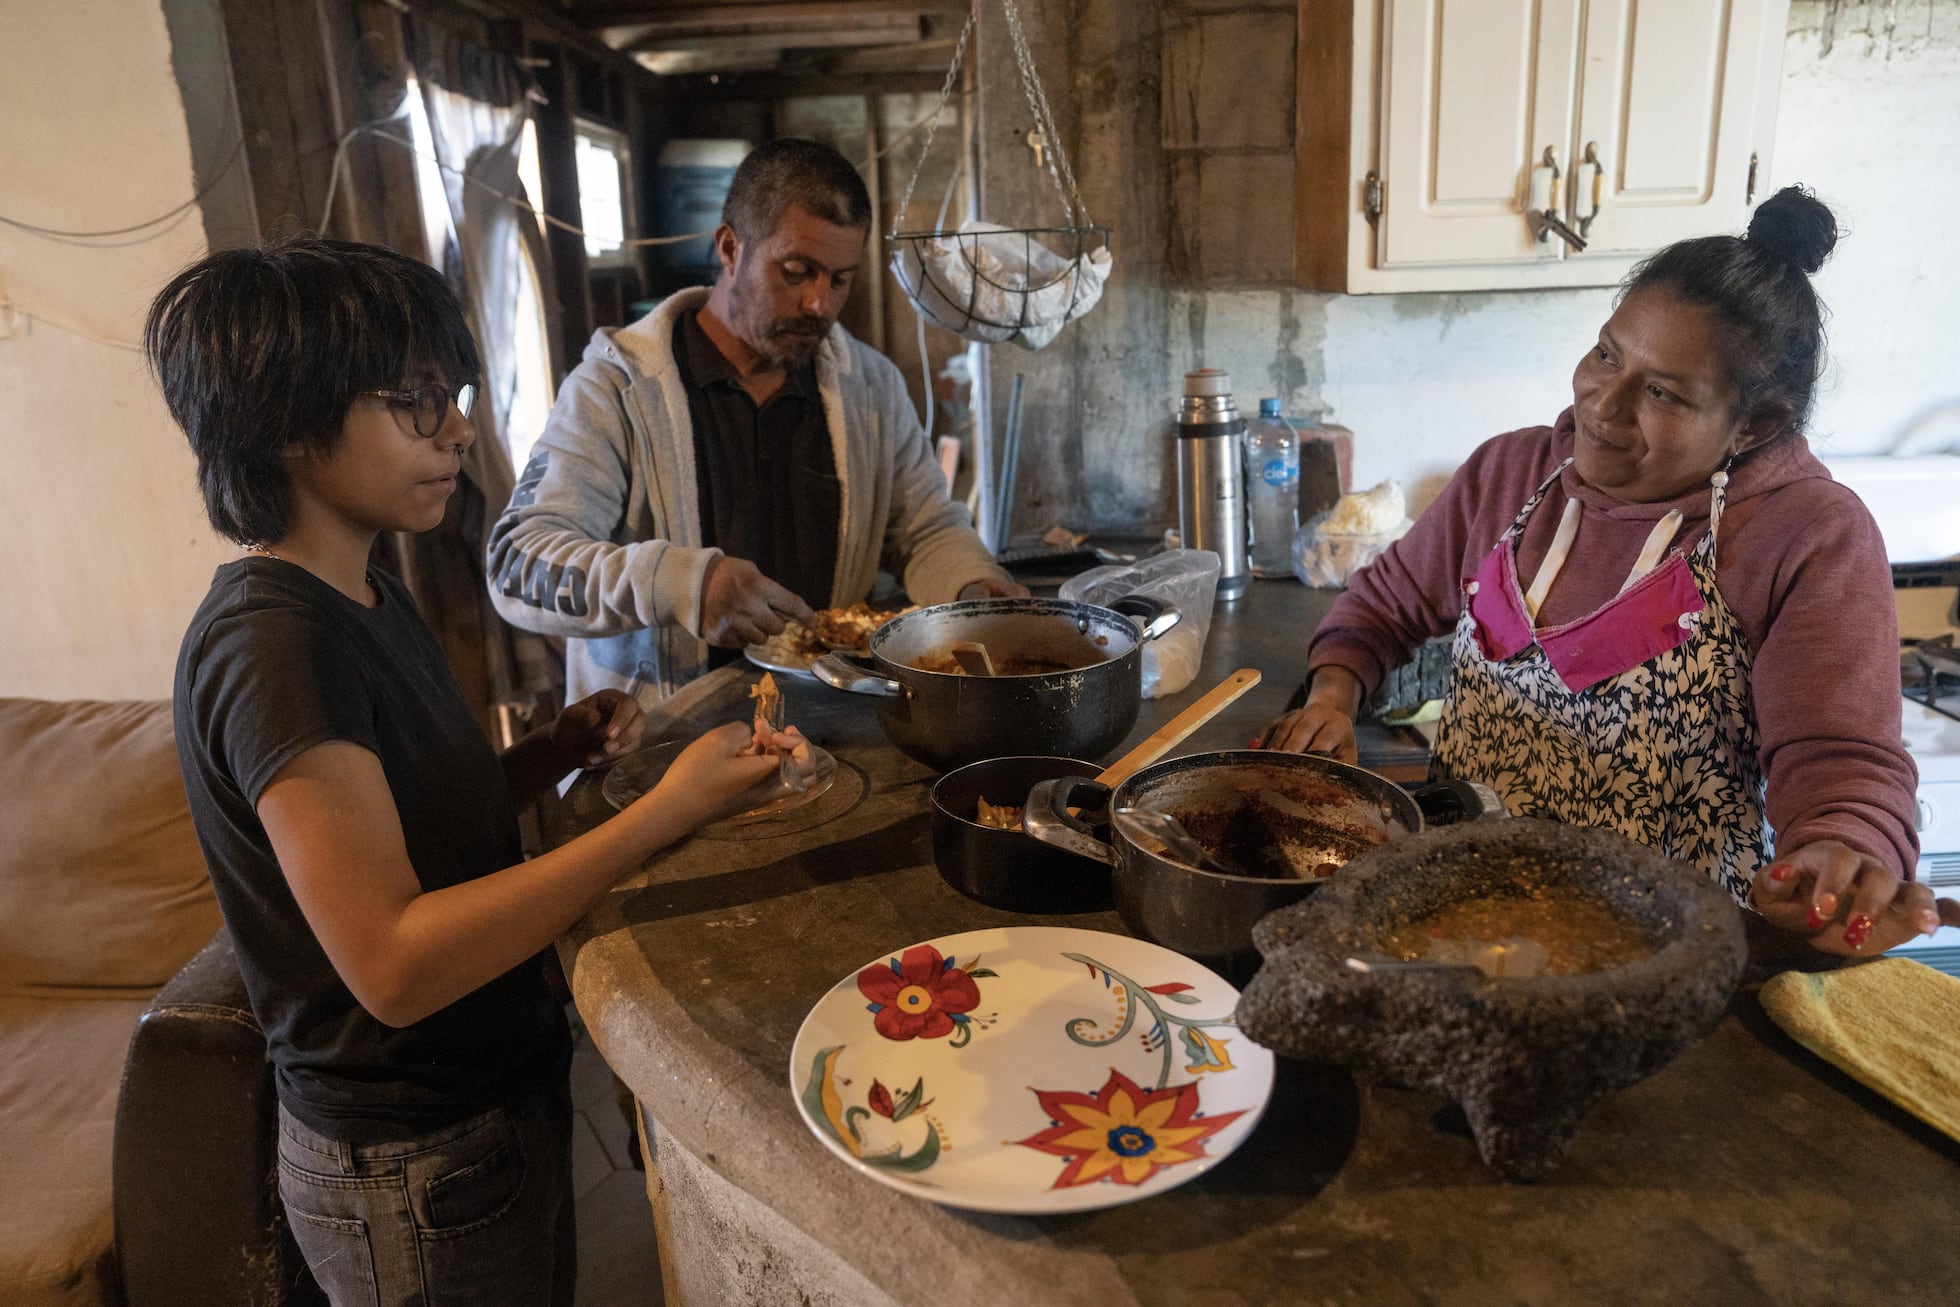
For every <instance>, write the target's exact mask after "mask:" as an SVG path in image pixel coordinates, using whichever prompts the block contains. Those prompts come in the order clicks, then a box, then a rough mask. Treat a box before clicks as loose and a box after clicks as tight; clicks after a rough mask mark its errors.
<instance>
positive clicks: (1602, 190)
mask: <svg viewBox="0 0 1960 1307" xmlns="http://www.w3.org/2000/svg"><path fill="white" fill-rule="evenodd" d="M1585 162H1586V163H1589V164H1591V165H1592V170H1593V175H1592V211H1591V212H1589V213H1587V214H1586V215H1585V216H1584V217H1582V218H1580V219H1579V234H1580V235H1581V236H1591V235H1592V225H1593V219H1594V218H1597V217H1598V216H1599V210H1600V206H1601V205H1602V204H1603V203H1604V202H1605V200H1606V165H1605V164H1604V163H1601V162H1600V159H1599V143H1598V142H1596V141H1587V142H1586V155H1585Z"/></svg>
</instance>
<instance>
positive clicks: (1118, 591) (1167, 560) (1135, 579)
mask: <svg viewBox="0 0 1960 1307" xmlns="http://www.w3.org/2000/svg"><path fill="white" fill-rule="evenodd" d="M1219 567H1220V563H1219V561H1218V555H1217V554H1215V553H1213V552H1212V551H1211V550H1209V549H1166V550H1165V551H1164V552H1163V553H1161V554H1153V555H1152V556H1151V557H1149V558H1145V559H1141V560H1139V561H1138V562H1134V563H1123V564H1121V565H1119V566H1115V567H1092V568H1090V569H1089V570H1088V571H1086V572H1083V573H1082V574H1080V575H1079V576H1073V577H1070V578H1069V579H1068V580H1067V581H1066V582H1064V583H1063V585H1062V588H1061V589H1060V590H1059V591H1058V592H1057V593H1058V594H1059V595H1060V596H1061V597H1062V598H1063V599H1073V600H1076V601H1077V602H1080V603H1085V604H1102V605H1105V606H1107V605H1109V604H1112V603H1115V602H1116V601H1117V600H1118V599H1122V598H1124V597H1125V596H1128V595H1142V596H1144V597H1145V598H1149V599H1155V600H1156V601H1157V602H1159V603H1162V604H1169V605H1170V606H1172V607H1174V608H1176V609H1177V611H1178V622H1177V625H1176V626H1173V627H1172V628H1171V629H1170V630H1168V631H1166V632H1164V633H1163V634H1162V635H1160V636H1158V637H1157V638H1156V639H1155V640H1149V641H1146V642H1145V643H1144V646H1143V697H1144V698H1146V699H1156V698H1161V697H1162V696H1164V695H1167V694H1176V693H1177V692H1178V691H1179V690H1182V689H1183V688H1184V687H1185V686H1187V685H1189V684H1191V682H1192V681H1194V680H1196V679H1197V678H1198V662H1199V660H1200V659H1201V658H1203V657H1204V652H1205V636H1206V635H1207V634H1209V633H1210V631H1211V605H1212V600H1213V598H1214V597H1215V596H1216V595H1217V593H1218V572H1219Z"/></svg>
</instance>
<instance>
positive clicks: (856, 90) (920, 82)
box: [667, 70, 946, 103]
mask: <svg viewBox="0 0 1960 1307" xmlns="http://www.w3.org/2000/svg"><path fill="white" fill-rule="evenodd" d="M945 80H946V74H945V71H944V70H941V71H938V72H931V73H866V74H864V75H862V76H856V77H842V76H831V75H829V74H827V73H789V72H784V73H761V74H757V75H754V76H750V75H747V74H744V73H735V74H733V75H730V74H727V73H723V74H721V75H720V80H719V81H710V80H709V79H708V78H707V77H706V76H699V75H689V76H685V77H675V78H673V79H672V80H671V81H669V82H668V83H667V86H668V87H670V88H671V91H672V94H673V95H674V96H675V97H677V98H679V99H682V100H685V101H687V102H689V103H699V102H702V101H709V100H712V101H717V102H721V103H726V102H728V101H743V100H776V99H789V98H793V97H796V96H804V95H863V94H865V93H866V92H873V91H875V92H876V93H878V94H880V95H937V94H938V93H939V87H940V84H941V83H942V82H944V81H945Z"/></svg>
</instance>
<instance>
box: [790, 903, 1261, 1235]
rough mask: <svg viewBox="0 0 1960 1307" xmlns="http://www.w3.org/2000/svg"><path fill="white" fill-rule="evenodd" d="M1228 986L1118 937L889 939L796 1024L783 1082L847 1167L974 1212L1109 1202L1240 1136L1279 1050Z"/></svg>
mask: <svg viewBox="0 0 1960 1307" xmlns="http://www.w3.org/2000/svg"><path fill="white" fill-rule="evenodd" d="M1238 999H1239V993H1238V991H1237V990H1236V989H1234V988H1233V987H1232V986H1231V985H1229V984H1227V983H1226V982H1225V981H1224V980H1223V979H1221V978H1220V977H1218V976H1217V975H1215V974H1214V973H1212V972H1211V971H1209V970H1207V969H1206V968H1204V967H1202V966H1200V965H1198V964H1197V963H1196V962H1193V961H1191V959H1189V958H1187V957H1184V956H1183V955H1181V954H1178V953H1173V952H1171V951H1170V950H1169V949H1166V948H1161V947H1159V946H1158V945H1155V944H1150V943H1146V942H1144V941H1143V940H1139V939H1132V938H1130V937H1128V936H1126V935H1114V934H1107V933H1104V932H1101V931H1093V930H1071V929H1064V928H1058V927H1051V926H1008V927H1003V928H1000V929H995V930H975V931H968V932H966V933H965V934H960V935H946V936H942V937H940V938H938V939H932V940H927V941H926V942H925V943H923V944H914V945H912V946H911V947H910V948H905V949H898V950H894V951H893V952H892V953H891V954H889V955H887V956H884V957H878V958H874V959H872V960H871V961H870V962H868V963H867V964H866V965H865V966H863V967H861V968H859V969H858V970H857V971H855V972H853V973H852V974H850V975H848V976H846V977H844V978H843V979H842V980H840V981H838V982H837V984H835V985H834V986H832V987H831V989H830V991H829V992H828V993H826V994H825V995H824V996H823V997H822V998H821V999H819V1000H818V1001H817V1004H816V1006H815V1007H813V1008H812V1009H811V1010H810V1014H809V1015H808V1016H807V1017H805V1018H804V1021H803V1027H802V1029H801V1030H799V1031H798V1032H797V1036H796V1045H795V1047H794V1048H793V1049H792V1050H791V1053H790V1088H791V1091H792V1092H793V1093H794V1094H795V1096H796V1104H797V1110H798V1111H799V1112H801V1114H802V1116H803V1121H804V1124H805V1125H807V1126H809V1128H810V1130H811V1132H812V1133H813V1134H815V1135H816V1136H817V1138H818V1139H819V1140H820V1141H822V1143H823V1144H824V1146H825V1147H826V1148H827V1149H829V1151H830V1152H831V1153H832V1154H833V1155H835V1156H836V1157H837V1158H838V1159H839V1160H840V1161H842V1162H844V1163H845V1164H846V1165H848V1166H851V1167H854V1168H855V1169H857V1170H858V1171H861V1172H863V1173H864V1174H865V1175H868V1176H870V1177H871V1178H872V1179H874V1180H876V1181H878V1182H879V1183H880V1184H884V1185H888V1186H890V1187H891V1188H893V1189H897V1190H900V1191H902V1192H904V1193H909V1194H914V1195H916V1196H918V1197H920V1198H929V1199H931V1200H932V1201H933V1202H936V1203H944V1204H946V1205H948V1206H950V1207H959V1208H965V1209H968V1210H972V1211H982V1212H1010V1213H1021V1214H1043V1213H1051V1212H1079V1211H1089V1210H1092V1209H1095V1208H1102V1207H1114V1206H1117V1205H1118V1204H1121V1203H1131V1202H1135V1201H1137V1200H1138V1199H1142V1198H1148V1197H1150V1196H1151V1195H1153V1194H1157V1193H1162V1192H1163V1191H1164V1190H1166V1189H1170V1188H1174V1187H1176V1186H1177V1185H1180V1184H1183V1183H1184V1182H1185V1181H1187V1180H1191V1179H1195V1178H1196V1177H1197V1176H1199V1175H1202V1174H1204V1173H1205V1172H1206V1171H1207V1170H1209V1169H1211V1167H1213V1166H1214V1165H1216V1164H1217V1163H1218V1161H1219V1159H1221V1158H1223V1157H1225V1156H1226V1155H1227V1154H1229V1153H1231V1151H1232V1150H1233V1149H1235V1148H1237V1147H1238V1146H1239V1145H1240V1144H1241V1143H1243V1142H1244V1141H1245V1138H1246V1136H1247V1135H1249V1134H1251V1133H1252V1130H1253V1127H1254V1126H1256V1125H1257V1124H1258V1122H1259V1118H1260V1115H1261V1114H1262V1113H1263V1112H1264V1111H1265V1109H1266V1103H1267V1100H1268V1099H1270V1098H1271V1096H1272V1090H1273V1055H1272V1054H1271V1053H1270V1052H1268V1051H1267V1050H1266V1049H1264V1048H1261V1047H1260V1046H1259V1045H1257V1044H1255V1043H1253V1042H1252V1041H1251V1040H1250V1039H1248V1038H1246V1037H1245V1036H1244V1035H1241V1034H1240V1033H1239V1031H1238V1028H1237V1027H1236V1026H1234V1025H1233V1024H1232V1011H1233V1009H1234V1008H1235V1007H1236V1006H1237V1004H1238Z"/></svg>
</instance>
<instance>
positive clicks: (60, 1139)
mask: <svg viewBox="0 0 1960 1307" xmlns="http://www.w3.org/2000/svg"><path fill="white" fill-rule="evenodd" d="M219 926H220V918H219V915H218V908H217V904H216V901H215V900H214V899H213V897H212V894H211V887H210V882H209V879H208V877H207V876H206V874H205V869H204V860H203V857H202V855H201V854H200V853H199V851H198V846H197V840H196V837H195V835H194V833H193V831H192V828H191V820H190V811H189V808H188V806H187V804H186V801H185V798H184V787H183V782H182V780H181V779H180V777H179V775H178V771H177V753H176V749H175V746H174V745H173V743H172V739H171V730H170V705H169V704H167V703H158V702H93V701H76V702H62V703H57V702H49V701H45V700H34V699H0V1301H4V1302H6V1303H7V1304H9V1305H10V1307H43V1305H44V1304H46V1305H48V1307H53V1305H54V1304H62V1305H64V1307H66V1305H67V1304H112V1305H113V1304H119V1303H123V1302H125V1301H127V1302H128V1303H129V1304H130V1307H151V1304H168V1303H179V1302H181V1303H200V1304H206V1303H208V1304H217V1303H226V1304H230V1303H258V1302H271V1301H286V1300H289V1299H290V1298H292V1297H294V1296H295V1292H294V1287H295V1285H297V1286H298V1290H297V1296H298V1297H299V1298H301V1299H304V1298H306V1297H308V1296H309V1294H308V1291H309V1290H311V1289H312V1286H311V1283H310V1280H307V1279H306V1277H305V1273H304V1267H303V1266H301V1265H300V1264H299V1261H298V1257H297V1252H296V1251H295V1250H294V1249H293V1248H292V1246H291V1241H290V1236H288V1235H286V1233H285V1230H284V1225H283V1221H282V1219H281V1215H280V1213H279V1210H278V1205H277V1199H276V1194H277V1191H276V1188H275V1187H274V1174H273V1171H272V1161H271V1159H272V1156H273V1150H272V1133H271V1132H272V1120H273V1116H272V1110H273V1109H272V1102H273V1100H272V1088H271V1077H270V1074H269V1071H268V1069H267V1065H266V1062H265V1042H264V1039H263V1036H262V1035H261V1034H260V1032H259V1030H258V1027H257V1025H256V1024H254V1023H253V1021H252V1017H251V1013H250V1011H249V1009H248V1008H247V1007H246V1004H245V1001H244V991H243V987H242V985H241V984H240V983H239V980H238V973H237V969H236V967H235V966H234V965H232V962H231V955H230V949H229V945H228V942H227V940H226V938H225V936H224V935H223V933H222V931H221V930H220V929H219ZM193 959H194V960H193ZM187 962H189V963H190V965H189V966H186V963H187ZM166 982H168V984H166ZM160 989H161V990H162V991H163V992H162V993H161V994H159V990H160ZM112 1177H113V1178H112ZM125 1285H126V1286H127V1293H126V1294H125ZM312 1296H317V1291H313V1294H312Z"/></svg>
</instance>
